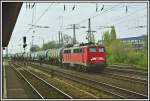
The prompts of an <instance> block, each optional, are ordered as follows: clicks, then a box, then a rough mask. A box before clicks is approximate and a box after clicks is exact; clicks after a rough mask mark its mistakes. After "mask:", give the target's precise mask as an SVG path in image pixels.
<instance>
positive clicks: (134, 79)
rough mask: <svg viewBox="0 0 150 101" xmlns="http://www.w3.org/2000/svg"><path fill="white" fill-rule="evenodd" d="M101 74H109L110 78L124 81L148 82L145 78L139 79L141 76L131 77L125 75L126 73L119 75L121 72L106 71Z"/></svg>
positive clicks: (144, 83)
mask: <svg viewBox="0 0 150 101" xmlns="http://www.w3.org/2000/svg"><path fill="white" fill-rule="evenodd" d="M102 74H104V76H105V75H109V76H110V77H111V78H116V79H120V80H125V81H129V82H134V83H140V84H143V85H147V84H148V81H147V80H145V79H141V78H136V77H131V76H127V75H121V74H117V73H108V72H103V73H102ZM97 75H98V74H97Z"/></svg>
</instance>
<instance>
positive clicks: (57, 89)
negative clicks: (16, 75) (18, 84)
mask: <svg viewBox="0 0 150 101" xmlns="http://www.w3.org/2000/svg"><path fill="white" fill-rule="evenodd" d="M16 65H17V66H20V65H18V64H16ZM20 67H21V66H20ZM21 68H22V67H21ZM24 70H25V69H24ZM25 71H26V72H28V73H30V74H31V75H33V76H34V77H36V78H37V79H39V80H41V81H42V82H43V83H45V84H46V85H48V86H50V87H52V88H54V89H55V90H56V91H58V92H60V93H61V94H63V95H64V96H66V98H69V99H72V98H73V97H71V96H70V95H68V94H67V93H65V92H63V91H62V90H60V89H59V88H57V87H55V86H53V85H51V84H50V83H48V82H47V81H45V80H44V79H42V78H40V77H38V76H37V75H35V74H34V73H32V72H30V71H28V70H25Z"/></svg>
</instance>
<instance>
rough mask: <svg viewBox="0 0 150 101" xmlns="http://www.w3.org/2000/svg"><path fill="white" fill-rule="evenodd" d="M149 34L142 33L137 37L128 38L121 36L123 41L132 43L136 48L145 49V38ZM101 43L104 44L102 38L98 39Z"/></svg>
mask: <svg viewBox="0 0 150 101" xmlns="http://www.w3.org/2000/svg"><path fill="white" fill-rule="evenodd" d="M146 37H147V36H146V35H141V36H137V37H128V38H119V40H120V41H121V42H125V43H127V42H128V43H131V44H132V46H133V48H134V49H136V50H143V48H144V40H145V38H146ZM98 43H99V44H103V42H102V40H99V41H98Z"/></svg>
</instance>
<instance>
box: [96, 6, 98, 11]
mask: <svg viewBox="0 0 150 101" xmlns="http://www.w3.org/2000/svg"><path fill="white" fill-rule="evenodd" d="M97 10H98V6H97V4H96V12H97Z"/></svg>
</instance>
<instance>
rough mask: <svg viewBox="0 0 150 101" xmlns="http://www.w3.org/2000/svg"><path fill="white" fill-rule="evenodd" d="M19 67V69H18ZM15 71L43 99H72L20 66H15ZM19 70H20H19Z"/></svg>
mask: <svg viewBox="0 0 150 101" xmlns="http://www.w3.org/2000/svg"><path fill="white" fill-rule="evenodd" d="M16 67H17V68H16ZM13 69H15V71H16V72H18V73H19V74H20V75H21V76H22V77H23V79H24V80H25V81H26V82H27V83H28V84H29V85H30V86H31V87H32V89H33V90H34V91H35V92H36V93H37V95H38V96H39V98H41V99H56V98H57V99H72V97H71V96H70V95H68V94H66V93H65V92H63V91H61V90H60V89H58V88H56V87H55V86H53V85H51V84H49V83H47V82H46V81H45V80H43V79H42V78H39V77H38V76H37V75H35V74H33V73H32V72H30V71H27V70H26V69H24V68H22V67H21V66H19V65H16V64H13ZM17 69H18V70H17Z"/></svg>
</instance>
